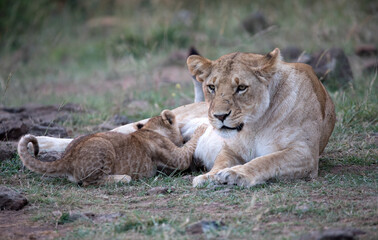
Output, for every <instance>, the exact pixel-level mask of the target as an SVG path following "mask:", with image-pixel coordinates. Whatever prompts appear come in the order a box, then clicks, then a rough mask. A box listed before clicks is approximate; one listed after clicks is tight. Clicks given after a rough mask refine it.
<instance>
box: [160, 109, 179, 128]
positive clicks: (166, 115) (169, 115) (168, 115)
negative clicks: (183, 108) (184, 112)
mask: <svg viewBox="0 0 378 240" xmlns="http://www.w3.org/2000/svg"><path fill="white" fill-rule="evenodd" d="M160 115H161V118H162V119H163V121H164V122H165V123H166V124H169V125H173V124H175V122H176V116H175V114H174V113H173V112H171V111H170V110H164V111H162V112H161V114H160Z"/></svg>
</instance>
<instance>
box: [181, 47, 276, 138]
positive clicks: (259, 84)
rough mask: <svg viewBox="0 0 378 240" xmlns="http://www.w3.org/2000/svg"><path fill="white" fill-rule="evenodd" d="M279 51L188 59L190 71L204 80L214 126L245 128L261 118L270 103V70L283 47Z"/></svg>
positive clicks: (233, 129) (224, 129) (209, 115)
mask: <svg viewBox="0 0 378 240" xmlns="http://www.w3.org/2000/svg"><path fill="white" fill-rule="evenodd" d="M277 50H278V49H277ZM275 51H276V50H275ZM275 51H273V52H272V53H270V54H268V55H265V56H263V55H258V54H248V53H232V54H229V55H225V56H223V57H221V58H219V59H218V60H216V61H210V60H208V59H206V58H203V57H200V56H191V57H189V58H188V67H189V70H190V71H191V72H192V74H193V75H195V76H196V79H197V80H198V81H202V82H203V85H202V86H203V91H204V94H205V99H206V102H207V103H208V106H209V110H208V117H209V121H210V123H211V124H212V125H213V127H214V128H216V129H218V130H220V131H242V129H243V127H244V125H245V124H246V123H248V122H253V121H256V120H258V119H259V117H261V116H262V114H263V113H264V112H265V111H266V109H267V108H268V106H269V80H268V75H267V74H266V70H268V69H267V68H269V67H271V63H272V62H273V61H272V59H273V56H271V54H279V50H278V53H275ZM277 56H278V55H277Z"/></svg>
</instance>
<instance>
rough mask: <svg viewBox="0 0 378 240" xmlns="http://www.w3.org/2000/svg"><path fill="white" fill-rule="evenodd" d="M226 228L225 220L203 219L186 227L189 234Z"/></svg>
mask: <svg viewBox="0 0 378 240" xmlns="http://www.w3.org/2000/svg"><path fill="white" fill-rule="evenodd" d="M225 228H226V226H225V224H224V223H223V222H218V221H205V220H203V221H200V222H197V223H194V224H192V225H190V226H188V227H187V228H186V232H187V233H189V234H202V233H206V232H211V231H218V230H222V229H225Z"/></svg>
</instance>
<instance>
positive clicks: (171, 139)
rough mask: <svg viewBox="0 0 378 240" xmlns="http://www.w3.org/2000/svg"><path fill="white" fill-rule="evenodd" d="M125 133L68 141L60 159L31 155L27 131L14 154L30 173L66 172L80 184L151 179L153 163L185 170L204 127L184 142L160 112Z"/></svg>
mask: <svg viewBox="0 0 378 240" xmlns="http://www.w3.org/2000/svg"><path fill="white" fill-rule="evenodd" d="M138 128H140V129H139V130H137V131H136V132H134V133H131V134H128V135H127V134H122V133H117V132H103V133H95V134H90V135H87V136H82V137H79V138H77V139H75V140H74V141H72V142H71V143H70V144H69V145H68V147H67V149H66V151H65V153H64V155H63V157H62V158H60V159H58V160H56V161H53V162H41V161H39V160H37V159H36V158H35V157H33V156H31V155H30V154H29V152H28V150H27V145H28V143H29V142H31V143H32V144H33V146H34V154H35V155H37V154H38V151H39V150H38V142H37V139H36V138H35V137H34V136H32V135H26V136H24V137H22V139H21V140H20V142H19V145H18V154H19V155H20V158H21V160H22V162H23V164H24V165H25V166H26V167H27V168H29V169H30V170H32V171H35V172H38V173H42V174H46V175H48V176H67V177H68V178H69V180H71V181H73V182H76V183H79V184H82V185H83V186H87V185H91V184H101V183H104V182H109V181H112V182H118V181H122V182H130V180H131V179H138V178H141V177H152V176H154V175H155V174H156V169H157V167H158V166H160V167H161V166H163V167H168V168H171V169H179V170H185V169H187V168H188V167H189V165H190V163H191V161H192V156H193V153H194V150H195V148H196V145H197V141H198V138H199V137H200V136H201V135H202V134H203V132H204V131H205V129H206V126H200V127H199V128H198V129H197V130H196V131H195V133H194V135H193V137H192V138H191V139H190V141H189V142H187V143H186V144H185V145H184V146H182V147H178V146H181V145H182V144H183V138H182V136H181V133H180V130H179V128H178V125H177V122H176V119H175V115H174V114H173V113H172V112H171V111H169V110H165V111H163V112H162V113H161V116H158V117H154V118H151V119H150V120H149V121H148V122H147V123H146V124H145V125H138Z"/></svg>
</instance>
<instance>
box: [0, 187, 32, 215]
mask: <svg viewBox="0 0 378 240" xmlns="http://www.w3.org/2000/svg"><path fill="white" fill-rule="evenodd" d="M26 204H28V200H27V199H26V198H25V197H24V196H23V195H21V194H20V193H18V192H16V191H14V190H12V189H10V188H7V187H5V186H0V210H16V211H17V210H20V209H22V208H23V207H24V206H25V205H26Z"/></svg>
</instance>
